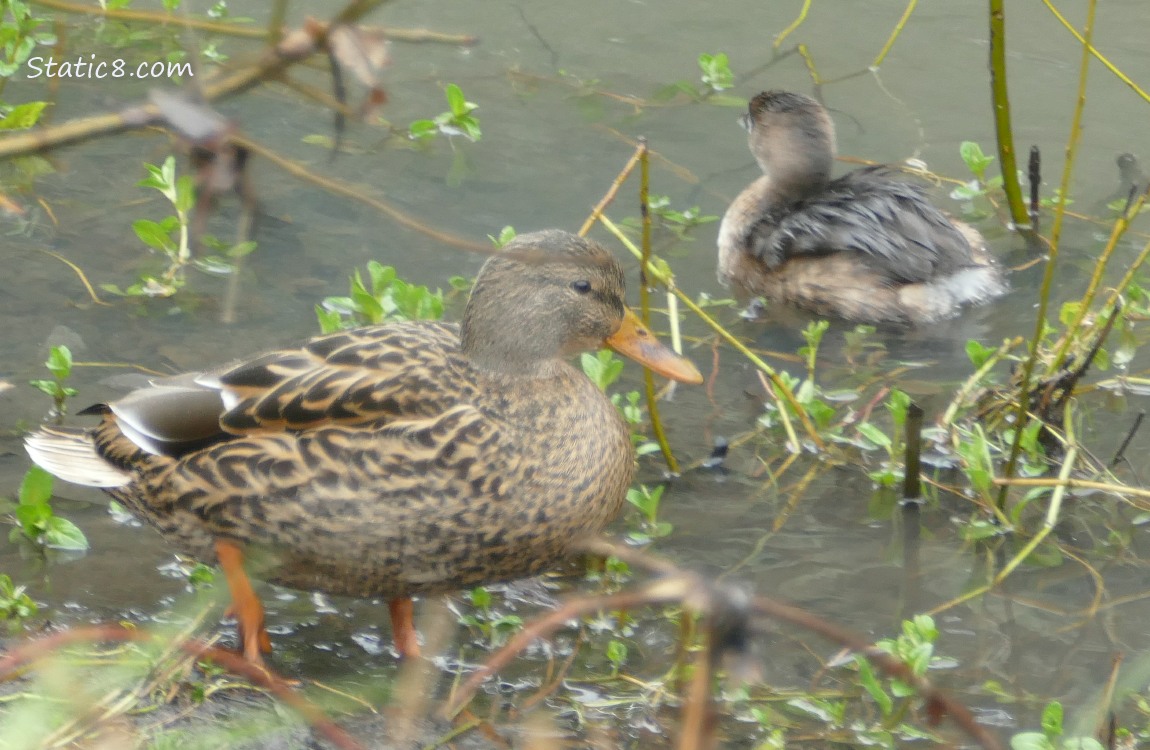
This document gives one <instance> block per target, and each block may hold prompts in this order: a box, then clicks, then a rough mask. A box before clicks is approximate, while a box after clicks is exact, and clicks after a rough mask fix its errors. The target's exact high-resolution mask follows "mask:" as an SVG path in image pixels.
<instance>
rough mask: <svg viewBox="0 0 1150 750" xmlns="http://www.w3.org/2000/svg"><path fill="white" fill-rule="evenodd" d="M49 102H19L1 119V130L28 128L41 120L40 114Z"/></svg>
mask: <svg viewBox="0 0 1150 750" xmlns="http://www.w3.org/2000/svg"><path fill="white" fill-rule="evenodd" d="M46 106H48V102H27V103H25V104H17V105H16V106H15V107H13V108H12V109H11V111H9V112H8V114H7V115H5V116H4V119H0V130H27V129H28V128H30V127H32V126H33V125H35V124H36V123H37V122H38V121H39V120H40V115H41V113H42V112H43V111H44V107H46Z"/></svg>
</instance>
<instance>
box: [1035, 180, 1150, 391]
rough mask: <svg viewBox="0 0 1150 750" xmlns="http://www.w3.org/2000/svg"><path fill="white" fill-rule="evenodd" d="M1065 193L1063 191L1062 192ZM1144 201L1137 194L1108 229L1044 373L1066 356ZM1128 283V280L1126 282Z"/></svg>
mask: <svg viewBox="0 0 1150 750" xmlns="http://www.w3.org/2000/svg"><path fill="white" fill-rule="evenodd" d="M1064 195H1065V193H1064ZM1145 202H1146V194H1145V193H1143V194H1142V195H1140V196H1138V199H1137V200H1136V201H1134V203H1132V204H1131V205H1130V207H1129V209H1128V210H1127V211H1126V212H1125V213H1124V214H1122V216H1119V217H1118V220H1117V221H1115V222H1114V228H1113V229H1112V230H1111V231H1110V239H1109V240H1108V241H1107V242H1106V247H1104V248H1103V249H1102V254H1101V255H1099V256H1098V260H1096V261H1095V262H1094V273H1093V274H1091V276H1090V283H1089V284H1088V285H1087V287H1086V293H1085V294H1083V295H1082V299H1081V301H1080V302H1079V303H1078V312H1077V313H1075V315H1074V320H1073V321H1072V322H1071V323H1070V325H1069V326H1067V327H1066V331H1065V332H1064V333H1063V334H1062V341H1061V342H1060V343H1059V345H1058V350H1057V352H1055V354H1054V357H1053V358H1052V359H1051V360H1050V362H1048V363H1047V365H1046V373H1047V374H1048V375H1049V374H1051V373H1053V372H1054V371H1055V370H1057V369H1058V368H1059V367H1061V366H1062V362H1063V360H1065V358H1066V352H1067V351H1068V350H1069V349H1070V344H1071V342H1072V341H1073V339H1074V335H1075V333H1076V332H1077V331H1078V327H1079V326H1080V325H1082V321H1083V320H1084V319H1085V318H1086V314H1087V313H1088V312H1089V311H1090V305H1091V303H1093V302H1094V295H1095V294H1097V293H1098V287H1099V286H1101V284H1102V276H1103V274H1104V272H1105V271H1106V264H1107V263H1109V262H1110V256H1111V255H1112V254H1113V253H1114V249H1115V248H1116V247H1117V246H1118V240H1120V239H1122V236H1123V235H1124V234H1125V233H1126V230H1127V229H1128V228H1129V227H1130V218H1131V217H1132V216H1137V215H1138V213H1139V212H1140V211H1141V210H1142V204H1143V203H1145ZM1139 265H1141V264H1134V265H1133V266H1131V267H1130V269H1128V270H1127V275H1128V276H1130V277H1132V276H1133V272H1135V271H1137V270H1138V266H1139ZM1126 283H1128V282H1126ZM1126 283H1123V284H1121V285H1119V286H1118V287H1116V289H1117V294H1122V292H1123V291H1125V289H1126ZM1113 305H1114V302H1113V301H1111V302H1110V304H1109V305H1107V306H1108V307H1113Z"/></svg>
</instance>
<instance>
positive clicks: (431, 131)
mask: <svg viewBox="0 0 1150 750" xmlns="http://www.w3.org/2000/svg"><path fill="white" fill-rule="evenodd" d="M438 132H439V126H438V125H436V124H435V122H434V121H432V120H416V121H415V122H413V123H411V125H408V126H407V134H408V136H410V137H411V138H413V139H415V140H422V139H425V138H433V137H435V135H436V134H437V133H438Z"/></svg>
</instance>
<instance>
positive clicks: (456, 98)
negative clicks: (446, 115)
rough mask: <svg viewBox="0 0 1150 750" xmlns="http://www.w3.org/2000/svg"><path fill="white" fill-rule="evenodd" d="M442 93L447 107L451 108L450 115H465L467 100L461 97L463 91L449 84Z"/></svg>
mask: <svg viewBox="0 0 1150 750" xmlns="http://www.w3.org/2000/svg"><path fill="white" fill-rule="evenodd" d="M444 93H445V94H446V95H447V106H448V107H450V108H451V113H452V114H454V115H456V116H459V115H465V114H467V112H468V110H467V99H466V97H464V96H463V89H461V88H459V87H458V86H456V85H455V84H454V83H449V84H447V88H446V89H444Z"/></svg>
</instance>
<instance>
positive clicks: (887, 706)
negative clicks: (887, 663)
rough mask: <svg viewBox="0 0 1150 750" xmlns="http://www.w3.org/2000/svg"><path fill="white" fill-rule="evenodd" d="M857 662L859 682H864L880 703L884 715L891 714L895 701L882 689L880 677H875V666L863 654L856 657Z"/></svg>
mask: <svg viewBox="0 0 1150 750" xmlns="http://www.w3.org/2000/svg"><path fill="white" fill-rule="evenodd" d="M855 663H856V664H857V665H858V670H859V682H861V683H862V686H863V688H865V689H866V691H867V692H868V693H870V697H871V698H873V699H874V702H875V703H877V704H878V706H879V710H881V711H882V715H883V716H890V713H891V711H893V710H894V701H893V700H891V697H890V696H889V695H887V694H886V691H885V690H883V689H882V685H880V684H879V681H878V678H877V677H875V673H874V668H873V667H872V666H871V665H870V662H869V661H867V660H866V659H865V658H863V657H862V656H856V657H855Z"/></svg>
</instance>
